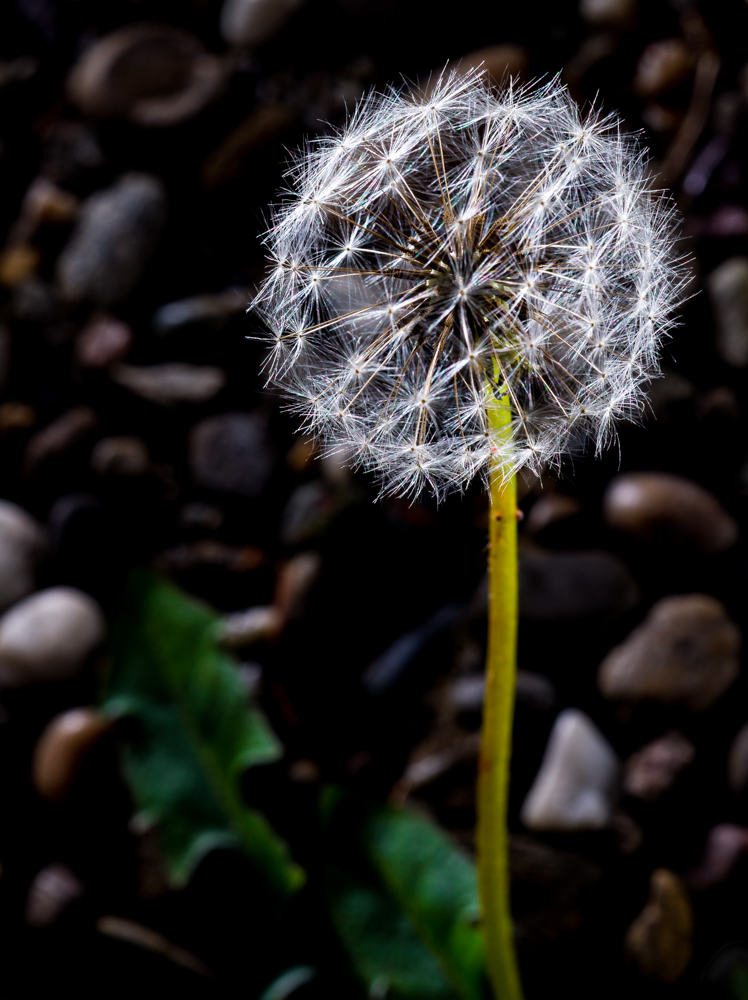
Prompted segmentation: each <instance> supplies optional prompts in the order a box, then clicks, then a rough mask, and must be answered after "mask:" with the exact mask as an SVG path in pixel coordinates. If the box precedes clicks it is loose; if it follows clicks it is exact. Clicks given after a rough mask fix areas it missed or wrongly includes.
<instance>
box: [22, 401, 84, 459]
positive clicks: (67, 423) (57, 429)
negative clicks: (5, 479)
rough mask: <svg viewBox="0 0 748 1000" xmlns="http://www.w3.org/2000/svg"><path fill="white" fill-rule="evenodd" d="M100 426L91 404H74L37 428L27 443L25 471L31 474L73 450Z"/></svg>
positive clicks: (24, 457)
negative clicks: (46, 463)
mask: <svg viewBox="0 0 748 1000" xmlns="http://www.w3.org/2000/svg"><path fill="white" fill-rule="evenodd" d="M98 425H99V418H98V416H97V414H96V411H95V410H92V409H91V407H90V406H74V407H73V408H72V409H70V410H66V411H65V413H62V414H61V415H60V416H59V417H57V419H56V420H53V421H52V423H50V424H47V426H46V427H43V428H42V429H41V430H40V431H37V432H36V433H35V434H34V435H33V436H32V437H31V438H30V440H29V442H28V444H27V445H26V451H25V452H24V456H23V466H22V467H23V471H24V473H25V474H26V475H30V474H32V473H34V472H36V470H37V469H38V468H39V467H40V466H41V465H43V464H44V463H45V462H47V461H49V459H52V458H57V457H59V456H60V455H64V454H65V452H67V451H70V449H71V448H73V447H74V446H75V445H76V444H78V443H79V442H80V441H82V440H83V439H84V438H85V437H87V436H88V435H89V434H91V433H92V432H93V431H95V430H96V428H97V427H98Z"/></svg>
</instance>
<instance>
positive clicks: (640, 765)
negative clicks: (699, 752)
mask: <svg viewBox="0 0 748 1000" xmlns="http://www.w3.org/2000/svg"><path fill="white" fill-rule="evenodd" d="M695 754H696V748H695V747H694V745H693V743H691V741H690V740H687V739H686V737H685V736H684V735H683V734H682V733H679V732H678V731H677V730H675V729H674V730H672V731H671V732H669V733H665V734H664V736H660V737H659V738H658V739H656V740H652V742H651V743H647V745H646V746H644V747H642V748H641V750H637V752H636V753H634V754H632V755H631V756H630V757H629V759H628V760H627V761H626V763H625V765H624V776H623V790H624V792H625V793H626V794H627V795H633V796H634V797H635V798H637V799H643V800H644V801H645V802H656V801H657V799H659V798H660V796H661V795H663V794H664V793H665V792H666V791H667V790H668V789H669V788H671V787H672V785H673V783H674V781H675V779H676V778H677V777H678V775H679V774H680V772H681V771H682V770H683V768H684V767H687V766H688V765H689V764H690V763H691V762H692V761H693V759H694V756H695Z"/></svg>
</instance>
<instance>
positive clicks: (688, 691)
mask: <svg viewBox="0 0 748 1000" xmlns="http://www.w3.org/2000/svg"><path fill="white" fill-rule="evenodd" d="M739 654H740V630H739V628H738V626H737V625H736V624H735V622H733V621H732V620H731V619H730V618H729V617H728V616H727V612H726V611H725V608H724V605H723V604H721V603H720V601H718V600H716V599H715V598H714V597H709V596H708V595H706V594H686V595H679V596H675V597H664V598H662V600H660V601H658V602H657V603H656V604H655V605H654V606H653V608H652V609H651V611H650V612H649V614H648V615H647V617H646V618H645V620H644V622H643V623H642V624H641V625H639V626H638V627H637V628H635V629H634V630H633V631H632V632H631V633H630V634H629V635H628V636H627V637H626V639H625V640H624V641H623V642H622V643H621V645H620V646H616V647H615V648H614V649H612V650H611V651H610V653H608V655H607V656H606V657H605V659H604V660H603V662H602V663H601V664H600V668H599V670H598V675H597V684H598V687H599V689H600V691H601V692H602V694H603V696H604V697H605V698H608V699H610V700H615V701H627V702H639V701H644V700H651V701H658V702H661V703H662V704H666V705H669V704H681V705H684V706H685V707H686V708H687V709H689V710H690V711H692V712H700V711H703V710H704V709H706V708H709V707H710V706H711V705H713V704H714V702H715V701H717V699H718V698H720V697H721V696H722V695H723V694H724V693H725V691H726V690H727V689H728V688H729V687H730V685H731V684H732V683H733V681H734V680H735V679H736V677H737V676H738V673H739V671H740V660H739Z"/></svg>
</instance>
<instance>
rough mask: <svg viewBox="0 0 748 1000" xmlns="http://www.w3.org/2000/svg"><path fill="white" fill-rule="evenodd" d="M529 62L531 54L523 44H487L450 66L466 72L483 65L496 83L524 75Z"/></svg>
mask: <svg viewBox="0 0 748 1000" xmlns="http://www.w3.org/2000/svg"><path fill="white" fill-rule="evenodd" d="M529 63H530V54H529V53H528V51H527V49H526V48H524V47H523V46H522V45H510V44H509V45H508V44H504V45H487V46H486V47H485V48H483V49H476V50H475V51H474V52H468V54H467V55H465V56H463V57H462V58H461V59H456V60H455V61H454V62H452V63H450V66H449V68H450V69H456V70H457V71H458V72H460V73H466V72H467V71H468V70H470V69H474V68H476V69H477V68H478V67H481V68H482V69H484V70H485V71H486V73H487V74H488V76H490V77H491V79H492V81H493V82H494V83H496V84H501V83H502V82H503V81H504V80H505V79H506V77H508V76H513V77H517V76H524V74H525V73H526V72H527V67H528V65H529Z"/></svg>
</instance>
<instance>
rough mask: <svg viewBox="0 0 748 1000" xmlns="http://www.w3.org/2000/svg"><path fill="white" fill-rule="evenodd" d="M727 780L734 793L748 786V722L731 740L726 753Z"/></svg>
mask: <svg viewBox="0 0 748 1000" xmlns="http://www.w3.org/2000/svg"><path fill="white" fill-rule="evenodd" d="M727 781H728V784H729V785H730V788H731V789H732V790H733V792H735V793H736V794H739V793H740V792H742V791H745V789H746V787H748V722H746V723H745V725H744V726H742V727H741V728H740V729H739V730H738V733H737V735H736V737H735V739H734V740H733V741H732V744H731V746H730V750H729V753H728V755H727Z"/></svg>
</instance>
